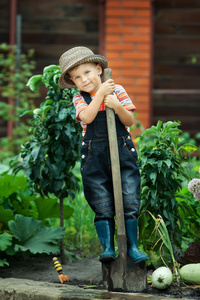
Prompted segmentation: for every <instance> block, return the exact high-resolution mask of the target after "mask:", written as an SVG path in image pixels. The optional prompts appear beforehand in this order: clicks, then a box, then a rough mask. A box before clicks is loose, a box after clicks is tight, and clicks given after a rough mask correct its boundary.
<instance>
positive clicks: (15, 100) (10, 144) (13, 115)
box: [0, 43, 39, 160]
mask: <svg viewBox="0 0 200 300" xmlns="http://www.w3.org/2000/svg"><path fill="white" fill-rule="evenodd" d="M16 53H17V48H16V46H9V45H7V44H5V43H3V44H1V45H0V71H1V72H0V92H1V97H2V98H1V101H0V117H1V119H2V120H3V121H4V122H7V121H11V122H13V132H12V135H13V136H10V137H2V138H1V142H0V147H1V152H0V159H1V160H4V159H6V158H7V157H13V156H14V155H16V154H17V153H18V152H19V151H20V145H21V143H22V142H25V141H26V140H27V138H28V129H29V126H30V124H29V122H28V120H26V119H25V118H23V119H20V118H19V115H20V113H21V112H22V111H23V110H25V109H33V108H34V107H35V106H34V102H33V99H34V98H35V97H38V96H39V94H38V93H31V92H30V90H29V88H28V87H27V86H26V83H27V81H28V79H29V78H30V76H32V71H33V70H34V69H35V62H34V61H33V60H32V58H33V54H34V51H33V50H29V51H28V52H27V54H24V53H22V54H21V55H20V67H19V68H18V67H17V56H16ZM8 99H12V101H10V102H9V101H8Z"/></svg>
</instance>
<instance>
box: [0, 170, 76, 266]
mask: <svg viewBox="0 0 200 300" xmlns="http://www.w3.org/2000/svg"><path fill="white" fill-rule="evenodd" d="M63 210H64V217H65V219H67V218H70V217H71V215H72V214H73V208H71V207H70V206H69V205H66V204H65V205H64V206H63ZM16 216H18V219H17V220H18V221H17V220H16V221H15V223H14V224H18V225H19V224H22V221H23V220H25V221H26V222H27V223H28V220H29V222H30V220H31V226H33V224H39V225H40V226H39V225H38V228H39V227H40V228H42V227H43V226H44V224H45V225H46V226H48V227H45V228H43V230H42V231H40V234H39V233H38V234H37V235H36V236H37V243H38V244H40V245H41V246H40V248H38V249H36V248H35V245H34V244H33V242H34V240H33V239H32V238H31V240H30V241H27V240H26V243H25V242H24V241H23V243H22V240H21V239H20V243H19V241H18V240H17V239H16V238H17V237H19V236H20V235H21V236H23V238H24V236H25V235H24V234H25V231H24V230H25V227H24V226H25V225H24V224H22V225H23V226H22V225H19V226H18V227H17V233H16V232H15V235H13V232H12V230H11V227H12V225H11V227H10V224H12V221H13V220H15V219H16ZM22 217H24V218H26V219H23V218H22ZM59 217H60V204H59V199H58V198H56V197H55V196H53V195H50V197H44V198H42V197H41V196H40V195H39V194H37V193H35V192H34V191H33V190H32V189H31V188H30V186H29V182H28V179H27V177H25V176H14V175H13V174H6V173H5V174H1V175H0V265H3V264H6V263H7V262H6V259H5V255H6V253H7V254H8V255H15V254H16V251H19V250H20V249H21V250H20V251H26V250H25V248H27V250H29V253H36V251H38V252H40V251H41V249H42V247H43V246H44V245H45V244H44V243H43V240H44V237H43V236H42V234H46V235H47V237H48V238H49V241H50V245H48V247H46V246H45V247H46V248H45V249H46V250H42V251H43V252H45V251H47V252H45V253H49V251H50V250H51V249H52V251H54V250H53V249H57V246H56V245H54V243H55V241H56V239H55V238H54V237H53V236H52V241H51V240H50V239H51V234H52V233H53V235H54V232H55V233H56V232H57V231H54V229H53V228H51V227H49V226H50V221H49V218H59ZM36 219H37V220H36ZM38 220H42V222H43V223H44V224H43V223H42V222H41V221H38ZM10 222H11V223H10ZM37 222H39V223H37ZM42 224H43V225H42ZM32 228H33V227H31V230H32ZM27 230H28V229H27ZM29 232H30V229H29ZM45 232H46V233H45ZM60 232H61V231H60ZM62 233H64V232H63V229H62ZM56 234H57V233H56ZM58 236H60V235H59V234H58ZM40 239H41V240H40ZM11 240H12V247H11ZM30 242H31V245H29V243H30ZM46 242H47V240H46V238H45V243H46ZM51 243H53V245H52V244H51ZM32 244H33V245H32ZM16 245H18V246H16ZM28 246H29V247H28ZM29 248H30V249H29ZM56 251H57V250H56ZM1 258H4V259H1Z"/></svg>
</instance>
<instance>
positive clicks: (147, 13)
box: [137, 9, 151, 17]
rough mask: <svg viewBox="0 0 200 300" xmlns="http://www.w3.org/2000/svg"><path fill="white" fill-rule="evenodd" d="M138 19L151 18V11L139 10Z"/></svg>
mask: <svg viewBox="0 0 200 300" xmlns="http://www.w3.org/2000/svg"><path fill="white" fill-rule="evenodd" d="M137 15H138V17H150V16H151V10H150V9H145V10H139V9H138V10H137Z"/></svg>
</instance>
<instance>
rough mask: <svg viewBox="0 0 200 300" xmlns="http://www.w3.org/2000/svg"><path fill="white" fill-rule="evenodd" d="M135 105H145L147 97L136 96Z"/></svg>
mask: <svg viewBox="0 0 200 300" xmlns="http://www.w3.org/2000/svg"><path fill="white" fill-rule="evenodd" d="M136 101H137V103H146V102H148V101H149V96H147V95H146V96H145V95H137V99H136Z"/></svg>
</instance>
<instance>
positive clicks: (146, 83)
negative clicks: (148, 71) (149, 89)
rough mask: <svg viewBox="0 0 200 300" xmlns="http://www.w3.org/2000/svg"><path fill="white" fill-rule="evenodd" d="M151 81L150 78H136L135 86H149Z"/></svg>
mask: <svg viewBox="0 0 200 300" xmlns="http://www.w3.org/2000/svg"><path fill="white" fill-rule="evenodd" d="M149 83H150V81H149V79H148V78H136V80H135V84H136V85H137V86H149Z"/></svg>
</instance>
